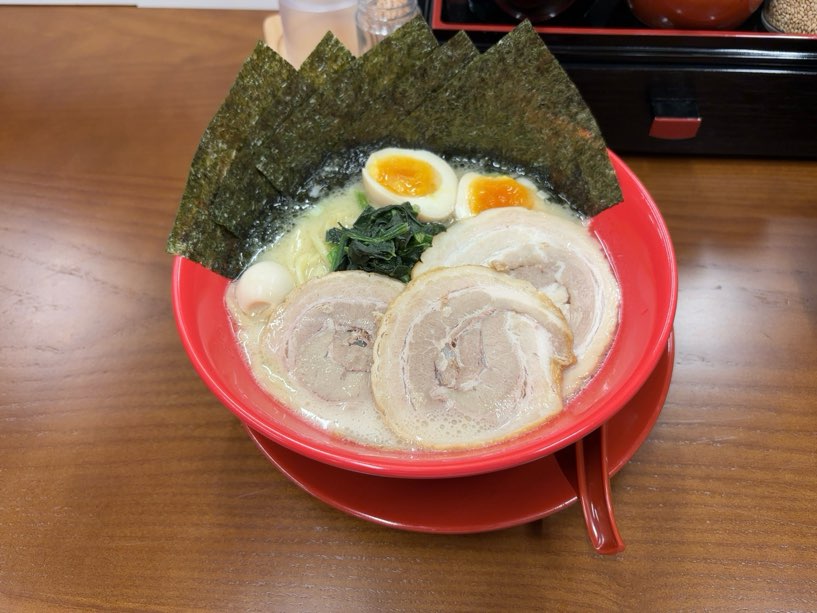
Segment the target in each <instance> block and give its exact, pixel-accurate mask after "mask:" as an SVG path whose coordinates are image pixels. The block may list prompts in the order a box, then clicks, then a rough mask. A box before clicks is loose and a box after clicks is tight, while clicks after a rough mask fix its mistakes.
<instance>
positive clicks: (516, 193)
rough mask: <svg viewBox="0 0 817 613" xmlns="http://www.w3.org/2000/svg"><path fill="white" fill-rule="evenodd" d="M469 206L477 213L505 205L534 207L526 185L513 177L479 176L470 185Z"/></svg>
mask: <svg viewBox="0 0 817 613" xmlns="http://www.w3.org/2000/svg"><path fill="white" fill-rule="evenodd" d="M468 206H469V207H470V208H471V212H472V213H474V214H475V215H476V214H477V213H481V212H482V211H486V210H488V209H496V208H500V207H504V206H522V207H525V208H526V209H530V208H533V198H532V197H531V194H530V191H529V190H528V188H526V187H525V186H524V185H520V184H519V182H518V181H516V180H515V179H513V178H511V177H504V176H503V177H477V178H475V179H474V180H473V181H472V182H471V185H470V186H469V190H468Z"/></svg>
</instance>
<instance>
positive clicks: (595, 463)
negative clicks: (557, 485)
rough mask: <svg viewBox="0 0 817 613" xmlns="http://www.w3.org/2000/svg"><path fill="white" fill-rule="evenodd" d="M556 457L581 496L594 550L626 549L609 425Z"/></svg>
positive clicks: (614, 552)
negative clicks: (613, 490)
mask: <svg viewBox="0 0 817 613" xmlns="http://www.w3.org/2000/svg"><path fill="white" fill-rule="evenodd" d="M556 459H557V460H558V462H559V466H560V468H561V469H562V472H564V474H565V476H566V477H567V479H568V481H570V483H571V485H573V487H574V489H575V490H576V493H577V495H578V497H579V501H580V502H581V505H582V513H583V514H584V522H585V524H586V526H587V535H588V537H589V538H590V544H591V545H592V546H593V549H594V550H595V551H596V552H597V553H600V554H604V555H612V554H616V553H620V552H621V551H623V550H624V541H623V540H622V538H621V535H620V534H619V532H618V528H617V527H616V520H615V516H614V514H613V504H612V499H611V496H610V478H609V474H610V473H609V469H608V465H607V430H606V427H605V426H601V427H600V428H598V429H596V430H593V431H592V432H591V433H589V434H588V435H587V436H585V437H584V438H583V439H580V440H578V441H576V443H574V444H573V445H571V446H569V447H566V448H565V449H562V450H560V451H558V452H557V453H556Z"/></svg>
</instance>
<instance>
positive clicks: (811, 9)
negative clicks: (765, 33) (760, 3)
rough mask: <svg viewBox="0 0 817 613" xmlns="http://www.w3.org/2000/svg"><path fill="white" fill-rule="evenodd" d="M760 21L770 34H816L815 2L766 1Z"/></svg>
mask: <svg viewBox="0 0 817 613" xmlns="http://www.w3.org/2000/svg"><path fill="white" fill-rule="evenodd" d="M761 21H762V22H763V25H764V26H765V27H766V29H767V30H770V31H772V32H786V33H788V34H817V0H767V1H766V4H765V6H764V7H763V13H762V14H761Z"/></svg>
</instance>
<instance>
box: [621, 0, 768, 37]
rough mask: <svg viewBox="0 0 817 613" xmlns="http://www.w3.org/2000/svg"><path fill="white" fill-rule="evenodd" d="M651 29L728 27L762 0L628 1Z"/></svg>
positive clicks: (738, 21)
mask: <svg viewBox="0 0 817 613" xmlns="http://www.w3.org/2000/svg"><path fill="white" fill-rule="evenodd" d="M627 1H628V3H629V5H630V9H631V10H632V11H633V14H634V15H635V16H636V17H638V19H639V21H641V22H642V23H644V24H645V25H648V26H650V27H651V28H674V29H695V30H729V29H734V28H737V27H738V26H740V25H741V24H742V23H743V22H745V21H746V20H747V19H749V17H751V16H752V14H753V13H754V12H755V11H756V10H757V9H758V8H759V7H760V5H761V4H763V0H627Z"/></svg>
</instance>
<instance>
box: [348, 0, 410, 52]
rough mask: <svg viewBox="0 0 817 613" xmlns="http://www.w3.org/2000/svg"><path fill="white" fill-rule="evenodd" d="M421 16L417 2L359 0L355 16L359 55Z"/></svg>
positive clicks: (407, 0) (404, 0)
mask: <svg viewBox="0 0 817 613" xmlns="http://www.w3.org/2000/svg"><path fill="white" fill-rule="evenodd" d="M419 14H420V8H419V7H418V6H417V0H359V1H358V4H357V13H356V15H355V22H356V23H357V40H358V51H359V53H365V52H366V51H368V50H369V49H371V48H372V47H374V46H375V45H376V44H377V43H378V42H380V41H381V40H383V39H384V38H385V37H386V36H388V35H389V34H391V33H392V32H394V31H395V30H396V29H397V28H399V27H400V26H401V25H403V24H404V23H406V22H407V21H410V20H411V19H413V18H414V17H416V16H417V15H419Z"/></svg>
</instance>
